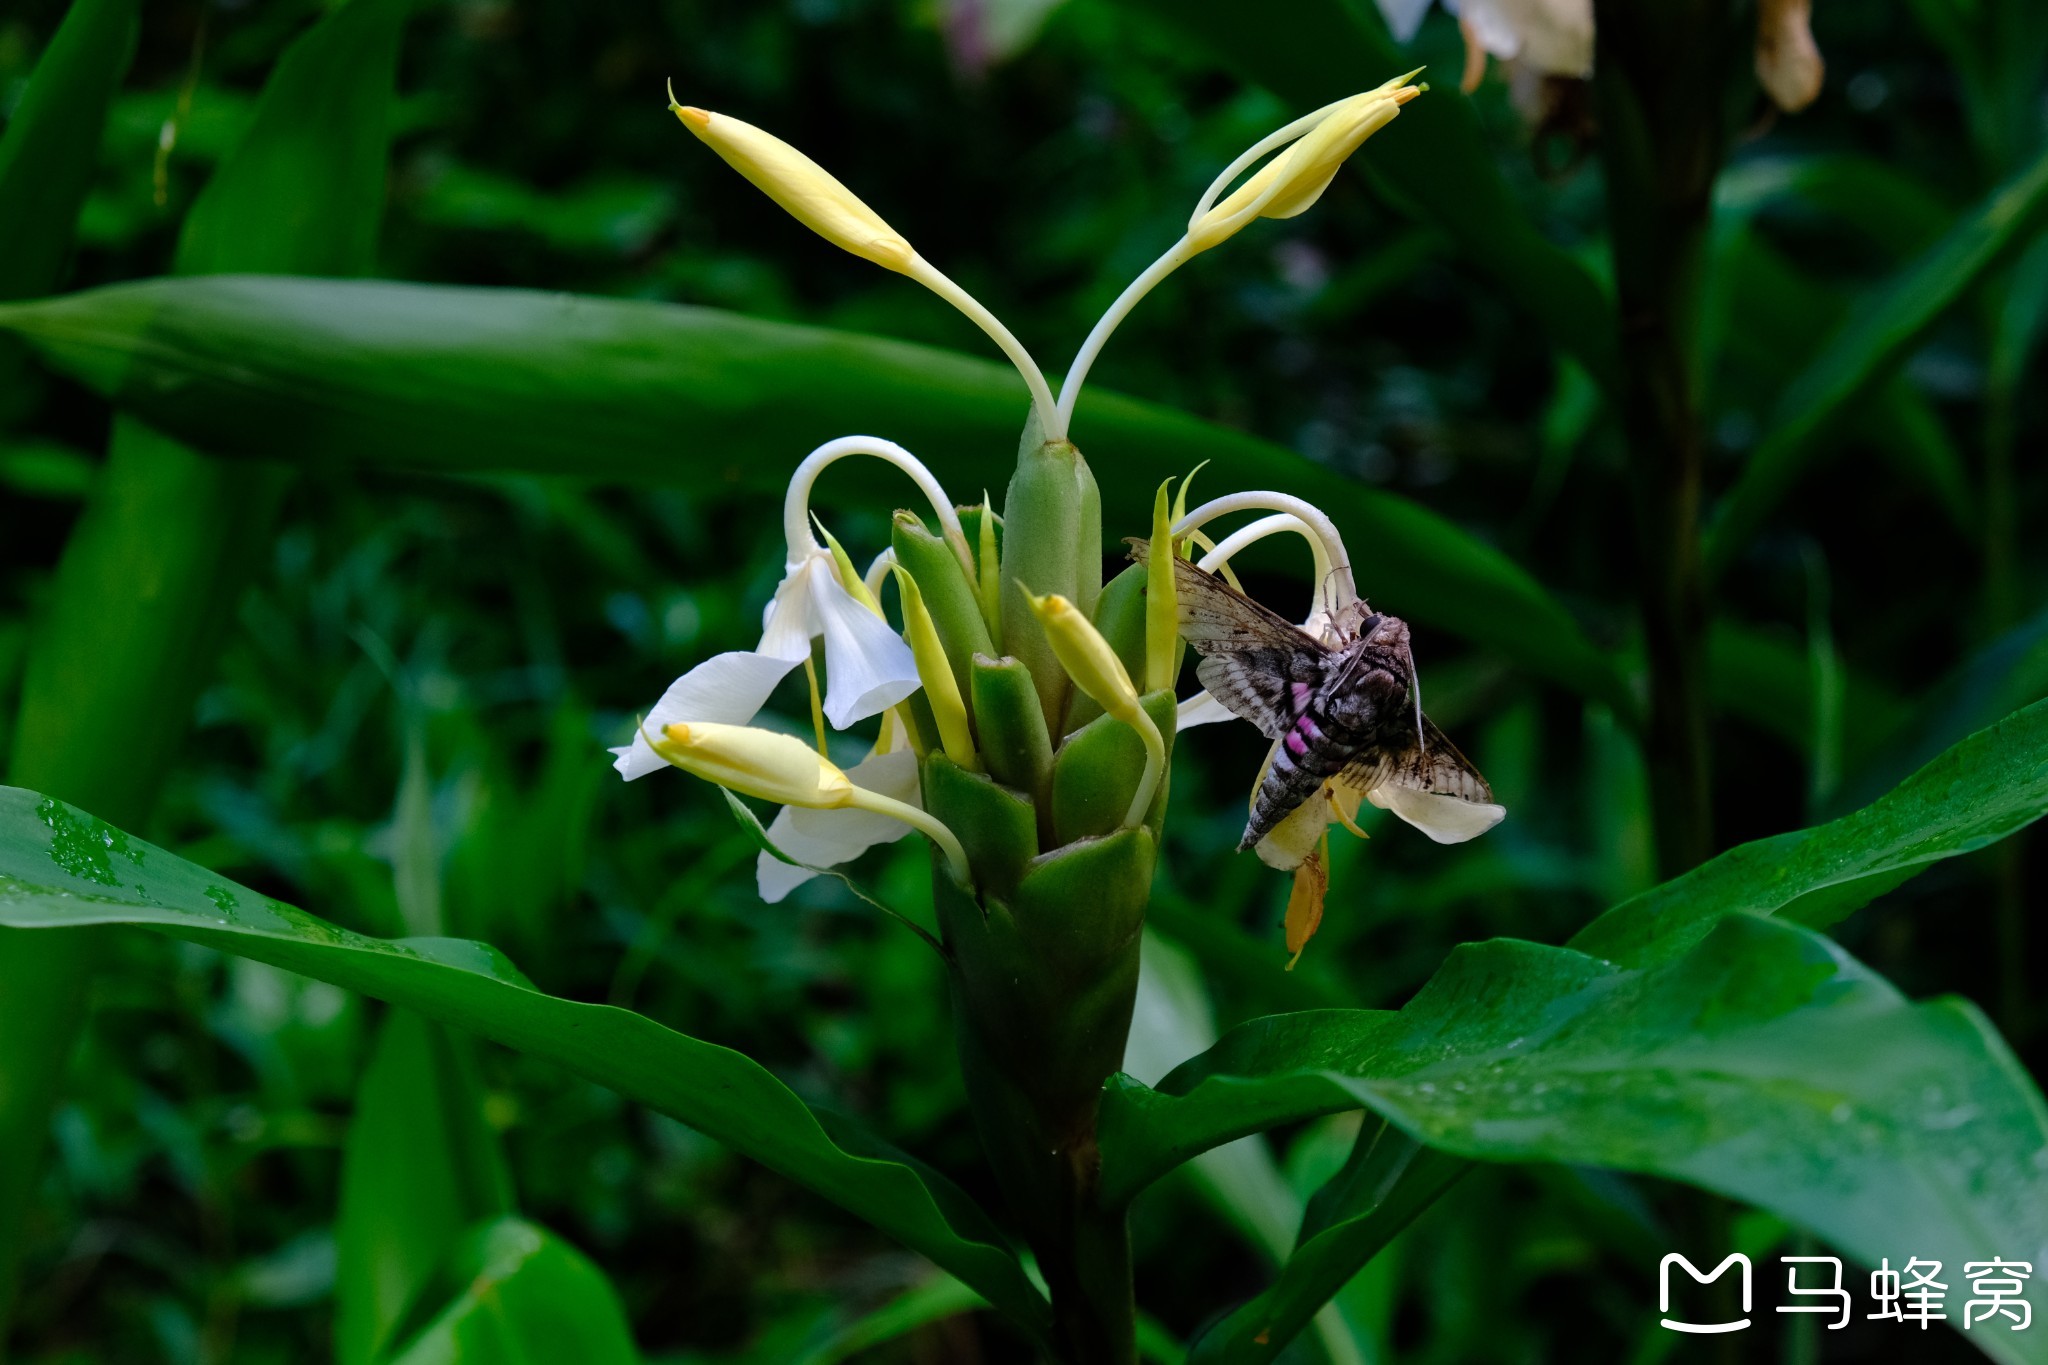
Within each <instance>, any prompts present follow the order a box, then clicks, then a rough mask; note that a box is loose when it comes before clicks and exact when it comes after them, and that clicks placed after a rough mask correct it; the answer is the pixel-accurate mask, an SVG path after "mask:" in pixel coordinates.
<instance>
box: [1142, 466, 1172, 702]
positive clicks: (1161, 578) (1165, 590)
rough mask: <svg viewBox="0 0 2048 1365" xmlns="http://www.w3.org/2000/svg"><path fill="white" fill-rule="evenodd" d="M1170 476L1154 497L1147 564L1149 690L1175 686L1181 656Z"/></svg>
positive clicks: (1146, 608) (1146, 626)
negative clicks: (1174, 578)
mask: <svg viewBox="0 0 2048 1365" xmlns="http://www.w3.org/2000/svg"><path fill="white" fill-rule="evenodd" d="M1172 486H1173V480H1172V479H1168V480H1167V481H1166V482H1164V483H1162V484H1160V485H1159V491H1158V492H1157V493H1155V494H1154V495H1153V497H1152V554H1151V555H1150V556H1149V557H1148V558H1147V560H1146V565H1145V690H1146V691H1148V692H1158V691H1161V690H1163V689H1165V688H1169V687H1172V686H1173V683H1174V677H1175V675H1176V674H1177V673H1179V671H1180V670H1179V669H1177V668H1175V667H1174V664H1175V663H1176V662H1177V661H1178V660H1179V657H1180V602H1179V592H1178V590H1177V589H1176V588H1175V587H1174V582H1173V572H1174V570H1173V560H1174V551H1173V509H1172V506H1171V504H1169V503H1168V501H1167V497H1166V490H1167V489H1169V488H1171V487H1172Z"/></svg>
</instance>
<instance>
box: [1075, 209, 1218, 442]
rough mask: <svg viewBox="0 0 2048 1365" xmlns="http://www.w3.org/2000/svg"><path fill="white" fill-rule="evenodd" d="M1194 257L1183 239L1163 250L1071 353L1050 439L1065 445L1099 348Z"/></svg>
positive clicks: (1125, 288) (1099, 350)
mask: <svg viewBox="0 0 2048 1365" xmlns="http://www.w3.org/2000/svg"><path fill="white" fill-rule="evenodd" d="M1193 257H1194V253H1193V252H1191V251H1189V250H1188V239H1187V238H1186V237H1182V238H1181V239H1180V240H1179V241H1177V242H1175V243H1174V244H1173V245H1172V246H1170V247H1168V248H1167V249H1166V254H1165V255H1163V256H1161V257H1160V258H1159V259H1158V260H1156V261H1154V262H1152V264H1150V265H1148V266H1146V267H1145V269H1144V271H1143V273H1141V274H1140V275H1139V276H1138V278H1137V279H1135V280H1132V281H1131V282H1130V283H1129V284H1128V285H1126V286H1125V287H1124V292H1123V293H1121V294H1118V295H1117V296H1116V302H1115V303H1112V304H1110V305H1109V307H1108V309H1106V310H1105V311H1104V312H1103V314H1102V316H1101V317H1099V318H1097V319H1096V320H1095V326H1094V328H1093V329H1092V330H1091V331H1090V332H1089V333H1088V339H1087V340H1086V341H1083V342H1082V343H1081V349H1080V350H1078V351H1076V352H1074V363H1073V364H1071V365H1069V366H1067V373H1066V376H1065V377H1064V378H1062V379H1061V380H1060V401H1059V406H1058V410H1057V415H1056V416H1055V418H1054V421H1055V423H1056V425H1057V428H1058V434H1057V435H1051V436H1050V437H1049V439H1052V440H1056V441H1064V440H1065V439H1066V438H1067V428H1068V426H1069V425H1071V424H1072V422H1073V420H1074V405H1075V404H1076V403H1078V402H1079V401H1080V400H1081V385H1082V384H1083V383H1084V382H1085V381H1086V380H1087V378H1088V371H1089V370H1090V369H1092V368H1093V367H1094V365H1095V357H1097V356H1098V355H1101V354H1102V348H1103V347H1104V346H1105V345H1107V344H1108V343H1109V335H1110V333H1112V332H1114V331H1115V330H1116V329H1117V327H1118V325H1119V324H1121V323H1122V322H1123V320H1124V319H1125V318H1127V317H1129V316H1130V313H1131V310H1132V309H1133V308H1136V307H1137V306H1138V301H1139V300H1140V299H1142V298H1144V297H1145V296H1146V295H1147V294H1149V293H1151V292H1152V291H1153V289H1154V288H1156V287H1157V286H1158V284H1159V282H1160V281H1161V280H1163V279H1165V278H1166V277H1167V276H1168V275H1171V274H1172V273H1173V272H1174V271H1176V270H1178V269H1180V267H1181V265H1182V264H1183V263H1185V262H1187V261H1189V260H1191V259H1193Z"/></svg>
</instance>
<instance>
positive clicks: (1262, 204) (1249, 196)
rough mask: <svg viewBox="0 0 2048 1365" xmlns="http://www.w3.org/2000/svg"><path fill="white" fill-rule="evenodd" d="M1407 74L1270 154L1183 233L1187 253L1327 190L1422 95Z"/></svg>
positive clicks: (1295, 209)
mask: <svg viewBox="0 0 2048 1365" xmlns="http://www.w3.org/2000/svg"><path fill="white" fill-rule="evenodd" d="M1415 74H1416V73H1414V72H1412V71H1411V72H1409V73H1408V74H1407V75H1406V76H1401V77H1398V78H1396V79H1395V80H1393V81H1389V82H1388V83H1387V84H1385V85H1382V86H1380V87H1379V88H1378V89H1375V90H1367V91H1364V92H1363V93H1361V94H1357V95H1353V96H1352V97H1351V98H1350V99H1347V100H1340V101H1339V102H1338V103H1336V104H1334V105H1332V106H1331V107H1330V108H1329V109H1328V110H1327V111H1325V113H1324V115H1323V117H1322V119H1321V120H1320V121H1319V122H1317V123H1316V125H1315V126H1314V127H1312V128H1310V129H1309V130H1308V131H1307V132H1305V133H1303V134H1302V136H1301V137H1300V139H1299V140H1298V141H1296V142H1295V143H1294V145H1293V146H1292V147H1289V148H1287V149H1285V150H1283V151H1279V152H1276V153H1274V155H1273V156H1272V157H1271V158H1270V159H1269V160H1268V161H1267V162H1266V164H1265V165H1263V166H1261V167H1260V168H1259V169H1258V170H1257V172H1255V173H1254V174H1253V175H1252V177H1251V178H1250V179H1249V180H1247V181H1245V182H1244V184H1242V185H1240V186H1238V187H1237V189H1236V190H1234V191H1232V192H1231V193H1230V195H1228V196H1227V197H1226V198H1225V199H1224V200H1223V201H1222V202H1221V203H1219V204H1217V205H1216V206H1215V207H1214V208H1211V209H1210V210H1209V211H1208V212H1207V213H1205V214H1203V215H1202V216H1201V217H1199V218H1197V219H1196V220H1195V221H1194V223H1192V224H1191V225H1190V226H1189V228H1188V238H1187V241H1188V249H1189V250H1190V252H1198V251H1207V250H1208V249H1209V248H1210V247H1212V246H1215V245H1217V244H1218V243H1219V242H1222V241H1224V240H1226V239H1228V238H1230V237H1232V236H1235V235H1236V234H1237V232H1238V231H1239V230H1240V229H1242V228H1243V227H1244V226H1245V225H1246V224H1248V223H1250V222H1251V221H1252V220H1253V219H1254V218H1292V217H1294V216H1295V215H1296V214H1298V213H1302V212H1305V211H1306V210H1307V209H1308V208H1309V207H1310V206H1311V205H1313V204H1314V203H1315V202H1316V200H1318V199H1320V198H1322V195H1323V191H1324V190H1326V189H1328V188H1329V187H1330V181H1331V180H1333V179H1334V178H1335V177H1336V174H1337V170H1338V168H1339V167H1341V166H1342V165H1343V164H1344V163H1345V161H1347V160H1348V159H1350V157H1351V154H1352V153H1353V152H1356V151H1357V150H1358V149H1359V147H1360V146H1361V145H1363V144H1364V142H1365V140H1366V139H1367V138H1369V137H1371V136H1372V135H1373V134H1374V133H1376V132H1378V131H1379V130H1380V129H1382V128H1384V127H1386V126H1387V125H1388V124H1389V123H1392V122H1393V121H1394V116H1395V115H1397V114H1399V113H1400V112H1401V106H1402V105H1404V104H1406V103H1407V102H1408V101H1409V100H1412V99H1414V98H1415V97H1416V96H1417V95H1419V94H1421V93H1422V88H1421V87H1418V86H1412V85H1409V84H1407V82H1408V81H1409V80H1411V79H1413V77H1414V76H1415Z"/></svg>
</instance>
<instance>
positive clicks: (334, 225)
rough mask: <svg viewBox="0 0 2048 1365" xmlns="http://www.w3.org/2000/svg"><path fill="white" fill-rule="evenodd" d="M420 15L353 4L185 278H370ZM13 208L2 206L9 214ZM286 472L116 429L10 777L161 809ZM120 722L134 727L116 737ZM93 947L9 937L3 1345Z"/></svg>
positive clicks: (55, 937) (279, 84) (50, 621)
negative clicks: (400, 93) (33, 1190)
mask: <svg viewBox="0 0 2048 1365" xmlns="http://www.w3.org/2000/svg"><path fill="white" fill-rule="evenodd" d="M406 10H407V3H406V0H351V3H349V4H347V5H345V6H343V7H342V8H340V9H337V10H334V11H333V12H331V13H329V14H327V15H326V17H324V18H323V19H321V20H320V22H319V23H318V24H316V25H315V26H314V27H313V28H312V29H310V30H309V31H308V32H307V33H306V34H305V35H304V36H302V37H300V38H299V39H298V40H297V41H295V42H294V43H293V44H292V45H291V47H290V48H288V49H287V50H286V52H285V54H284V56H283V57H282V58H280V59H279V61H278V63H277V67H276V69H275V70H274V71H273V72H272V73H271V76H270V79H269V81H268V82H267V83H266V84H265V86H264V89H263V94H262V96H261V98H260V99H259V100H258V102H257V107H256V114H255V118H254V120H253V122H252V123H251V125H250V127H249V131H248V132H247V133H246V134H245V135H244V137H243V139H242V141H241V143H240V144H239V145H238V146H237V148H236V150H235V151H234V153H233V154H232V155H230V156H229V158H228V159H227V160H226V161H225V162H224V163H223V164H222V165H221V167H220V169H219V170H218V171H216V172H215V174H214V177H213V179H212V180H211V181H210V182H208V184H207V186H206V188H205V189H204V190H203V191H202V192H201V193H200V196H199V198H198V200H197V202H195V203H194V205H193V207H192V211H191V215H190V216H189V218H188V219H187V221H186V223H185V227H184V230H183V231H182V232H181V233H180V235H179V239H178V250H177V268H178V269H179V270H180V271H183V272H188V273H192V272H199V271H208V270H223V269H239V270H280V271H298V270H304V271H314V272H321V273H332V274H360V273H363V272H366V271H367V270H368V269H369V268H370V265H371V259H370V257H371V247H372V245H373V243H374V242H375V239H376V229H377V224H378V222H379V220H380V219H381V217H382V214H383V207H384V169H385V162H386V160H387V153H388V150H389V135H388V125H389V112H390V105H391V102H392V98H393V92H392V86H393V83H394V81H395V79H396V71H397V64H398V38H399V32H400V29H401V27H402V26H403V24H404V19H405V14H406ZM7 211H8V210H7V209H6V208H5V207H4V206H0V216H4V215H5V213H6V212H7ZM282 477H283V476H282V474H281V472H280V471H277V470H274V469H269V468H263V467H252V466H248V465H241V466H237V467H232V468H229V467H223V466H220V465H217V464H216V463H214V462H213V461H211V460H209V459H206V458H205V457H203V456H201V455H199V454H198V453H197V452H195V451H192V450H189V449H187V448H186V447H184V446H182V445H179V444H178V443H177V442H176V441H173V440H170V439H168V438H167V437H164V436H162V435H159V434H158V433H156V432H154V431H152V430H150V429H149V428H147V427H145V426H143V425H142V424H140V423H139V422H136V421H134V420H132V419H129V418H125V417H122V418H117V419H116V420H115V423H114V433H113V438H112V442H111V445H110V447H109V452H108V459H107V463H106V466H105V468H104V469H102V470H101V471H100V476H99V481H98V486H97V488H96V489H95V491H94V493H93V496H92V498H91V500H90V501H88V503H87V504H86V508H85V511H84V513H83V515H81V516H80V518H79V520H78V523H77V525H76V526H75V527H74V528H73V530H72V532H71V537H70V539H69V540H68V541H67V542H66V544H65V547H64V555H63V558H62V559H61V560H60V561H59V564H58V567H57V571H56V573H55V575H54V576H53V579H52V582H51V584H50V586H49V589H48V592H47V596H46V597H45V600H44V601H43V603H42V604H41V611H40V615H39V618H38V621H37V625H36V630H35V634H34V637H33V640H32V642H31V645H30V650H29V657H28V664H27V667H26V669H25V671H24V674H23V678H22V688H21V702H20V708H19V711H18V713H17V717H16V728H15V739H14V746H13V749H12V751H11V753H10V756H9V767H8V778H9V780H10V781H14V782H25V783H29V784H31V785H33V786H36V787H38V788H41V789H43V790H47V791H53V792H57V793H59V794H61V795H63V796H64V797H67V798H69V799H71V800H75V801H78V802H81V803H83V804H85V805H88V806H91V807H92V808H93V809H95V810H99V811H103V812H106V813H107V814H108V815H110V816H112V817H113V818H114V819H116V820H119V821H121V822H123V823H130V824H134V823H140V822H141V820H143V819H144V818H145V817H146V816H147V815H148V813H149V810H150V807H151V806H152V804H154V801H155V797H156V789H157V785H158V783H159V782H160V781H161V780H162V778H163V775H164V772H165V770H166V769H167V768H168V767H169V765H170V761H171V756H172V754H173V753H174V752H175V751H176V749H177V747H178V745H179V744H180V743H182V741H183V738H184V735H185V731H186V728H187V726H188V725H189V723H190V720H191V716H192V706H193V701H194V699H195V698H196V697H197V695H198V693H199V689H200V688H201V687H202V686H203V685H204V684H205V682H206V681H207V679H208V678H209V677H210V675H211V673H212V670H213V667H214V663H215V660H216V658H217V657H218V653H219V650H218V644H219V640H220V638H221V636H222V634H223V633H224V632H225V631H226V629H227V627H228V624H229V622H230V621H231V620H232V619H233V616H234V612H235V608H236V606H237V604H238V601H239V598H240V595H241V594H240V588H241V585H242V583H243V582H244V581H246V578H247V576H248V574H249V572H250V571H251V569H252V567H253V566H254V564H255V562H256V560H257V558H258V557H259V556H261V555H262V554H263V553H265V552H266V549H267V547H268V544H269V533H268V527H269V525H270V522H271V519H272V516H273V513H274V510H275V507H276V504H277V500H278V498H279V497H280V496H281V493H282V489H283V482H282ZM109 716H119V717H121V724H120V725H118V726H113V725H108V724H107V723H106V718H107V717H109ZM8 937H9V939H10V940H12V936H11V935H10V936H8ZM95 942H96V939H95V936H94V935H91V934H86V933H76V934H49V935H43V936H40V937H38V938H36V939H33V940H28V941H9V942H7V943H5V944H0V999H4V1000H6V1001H7V1002H8V1005H9V1010H10V1018H9V1026H8V1028H7V1029H5V1030H0V1335H4V1332H5V1318H6V1315H7V1309H8V1305H9V1303H10V1301H11V1298H12V1282H13V1262H14V1257H15V1255H16V1250H17V1248H16V1233H17V1229H18V1227H19V1225H20V1210H21V1208H22V1207H23V1203H24V1201H25V1199H26V1197H27V1191H28V1189H29V1187H30V1185H31V1183H32V1182H33V1180H34V1178H35V1174H36V1171H37V1169H38V1167H39V1166H40V1163H41V1155H42V1148H43V1144H44V1141H45V1135H46V1133H47V1131H48V1126H49V1113H50V1104H51V1099H52V1096H53V1094H54V1091H55V1087H56V1085H57V1081H58V1077H59V1076H60V1075H61V1074H62V1070H63V1065H64V1062H65V1060H66V1058H67V1056H68V1054H69V1051H70V1043H71V1038H72V1036H73V1034H74V1033H75V1031H76V1020H77V1017H78V1011H79V1007H80V1001H81V998H82V995H83V992H84V990H85V983H86V979H87V976H88V974H89V972H90V969H91V959H92V954H93V951H94V943H95Z"/></svg>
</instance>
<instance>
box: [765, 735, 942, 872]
mask: <svg viewBox="0 0 2048 1365" xmlns="http://www.w3.org/2000/svg"><path fill="white" fill-rule="evenodd" d="M846 775H847V776H848V777H850V778H852V779H853V781H854V784H855V785H856V786H861V787H866V788H867V789H868V790H869V791H874V792H880V793H881V794H882V795H884V796H890V797H894V798H895V799H896V800H898V801H904V802H908V803H910V804H911V805H916V804H917V755H916V754H913V753H910V752H908V751H899V752H896V753H891V754H875V755H873V756H871V757H869V758H867V759H865V760H864V761H862V762H860V763H857V764H855V765H854V766H853V767H852V768H850V769H848V770H847V774H846ZM908 833H910V826H908V825H906V824H904V823H903V822H902V821H901V820H897V819H892V818H891V817H889V816H886V815H876V814H874V813H873V812H871V811H864V810H806V809H802V808H799V807H795V806H784V807H783V808H782V810H781V811H779V812H777V814H776V816H775V820H774V822H773V823H772V824H770V825H769V826H768V839H769V842H771V843H773V844H774V845H775V846H776V847H777V848H779V849H781V850H782V851H783V852H784V853H787V854H788V855H789V856H790V857H792V858H794V859H796V860H797V861H798V862H800V863H808V864H809V865H810V867H835V866H837V865H838V864H840V863H845V862H851V861H852V860H853V859H855V858H858V857H859V856H860V855H861V854H863V853H865V852H867V851H868V850H869V849H871V848H873V847H874V846H875V845H876V844H888V843H894V842H895V841H896V840H898V839H901V838H902V837H903V836H904V835H906V834H908ZM816 875H817V874H816V873H814V872H812V871H810V869H809V868H806V867H791V866H790V865H789V864H788V863H785V862H783V861H782V860H780V859H779V858H775V857H772V856H771V855H769V854H768V853H766V852H763V853H762V854H760V855H759V856H758V857H757V858H756V859H755V860H754V882H755V885H757V886H758V887H759V888H760V891H761V899H762V900H764V901H766V902H767V903H768V904H770V905H773V904H775V903H776V902H777V901H779V900H781V899H782V898H783V897H784V896H787V895H788V894H789V893H790V892H792V891H794V890H795V889H796V888H797V887H799V886H801V885H803V884H804V883H805V882H807V881H809V880H810V879H811V878H812V877H814V876H816Z"/></svg>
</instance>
